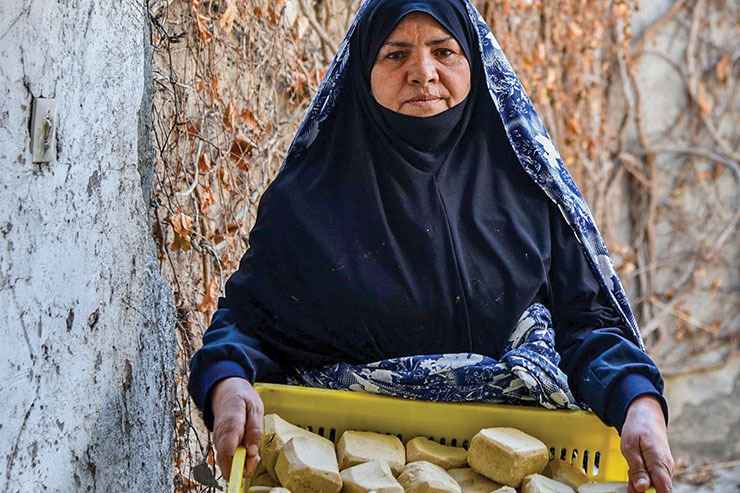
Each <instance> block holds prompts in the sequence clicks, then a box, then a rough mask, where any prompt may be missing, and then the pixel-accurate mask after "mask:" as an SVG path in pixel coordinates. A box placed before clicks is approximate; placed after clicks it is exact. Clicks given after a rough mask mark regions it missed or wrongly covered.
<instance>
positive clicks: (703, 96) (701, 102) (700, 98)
mask: <svg viewBox="0 0 740 493" xmlns="http://www.w3.org/2000/svg"><path fill="white" fill-rule="evenodd" d="M696 104H697V105H698V106H699V109H700V110H701V112H702V113H704V114H705V115H711V114H712V110H713V109H714V104H713V103H712V98H711V97H710V96H709V93H707V90H706V89H704V86H703V85H701V84H700V85H699V90H698V93H697V95H696Z"/></svg>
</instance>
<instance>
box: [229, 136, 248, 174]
mask: <svg viewBox="0 0 740 493" xmlns="http://www.w3.org/2000/svg"><path fill="white" fill-rule="evenodd" d="M253 148H254V146H253V145H252V144H251V143H250V142H249V140H248V139H247V137H246V136H245V135H244V134H243V133H241V132H239V133H238V134H237V135H236V137H234V140H233V141H232V142H231V148H230V149H229V156H230V157H231V159H232V160H233V161H234V162H235V163H236V167H237V168H239V169H241V170H244V171H249V167H250V165H251V164H252V163H251V158H252V149H253Z"/></svg>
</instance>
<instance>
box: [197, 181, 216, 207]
mask: <svg viewBox="0 0 740 493" xmlns="http://www.w3.org/2000/svg"><path fill="white" fill-rule="evenodd" d="M215 203H216V198H215V197H214V196H213V190H211V186H210V185H203V189H202V191H201V193H200V210H201V211H202V212H206V211H207V210H208V208H209V207H210V206H212V205H213V204H215Z"/></svg>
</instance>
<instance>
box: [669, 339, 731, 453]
mask: <svg viewBox="0 0 740 493" xmlns="http://www.w3.org/2000/svg"><path fill="white" fill-rule="evenodd" d="M738 356H740V349H738V350H736V351H734V352H732V353H730V354H728V355H727V356H725V357H724V358H722V361H720V362H719V363H714V364H710V365H696V366H688V367H685V368H678V369H668V370H661V373H662V374H663V376H664V377H667V378H671V377H680V376H683V375H688V374H691V373H704V372H707V371H715V370H721V369H722V368H724V367H725V366H727V365H728V364H729V363H730V362H731V361H732V360H734V359H735V358H737V357H738ZM737 462H738V463H740V461H737Z"/></svg>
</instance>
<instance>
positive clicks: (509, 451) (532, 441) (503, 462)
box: [468, 428, 549, 488]
mask: <svg viewBox="0 0 740 493" xmlns="http://www.w3.org/2000/svg"><path fill="white" fill-rule="evenodd" d="M548 460H549V455H548V452H547V447H546V446H545V444H544V443H542V442H541V441H539V440H538V439H536V438H534V437H533V436H530V435H527V434H526V433H524V432H523V431H520V430H517V429H515V428H484V429H482V430H481V431H479V432H478V433H477V434H476V435H475V436H474V437H473V439H472V440H471V441H470V448H469V450H468V464H469V465H470V467H472V468H473V470H474V471H475V472H477V473H480V474H482V475H484V476H485V477H487V478H488V479H491V480H493V481H496V482H497V483H501V484H503V485H506V486H511V487H513V488H518V487H519V486H520V485H521V483H522V478H524V476H527V475H529V474H539V473H541V472H542V471H543V470H544V469H545V466H547V462H548Z"/></svg>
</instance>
